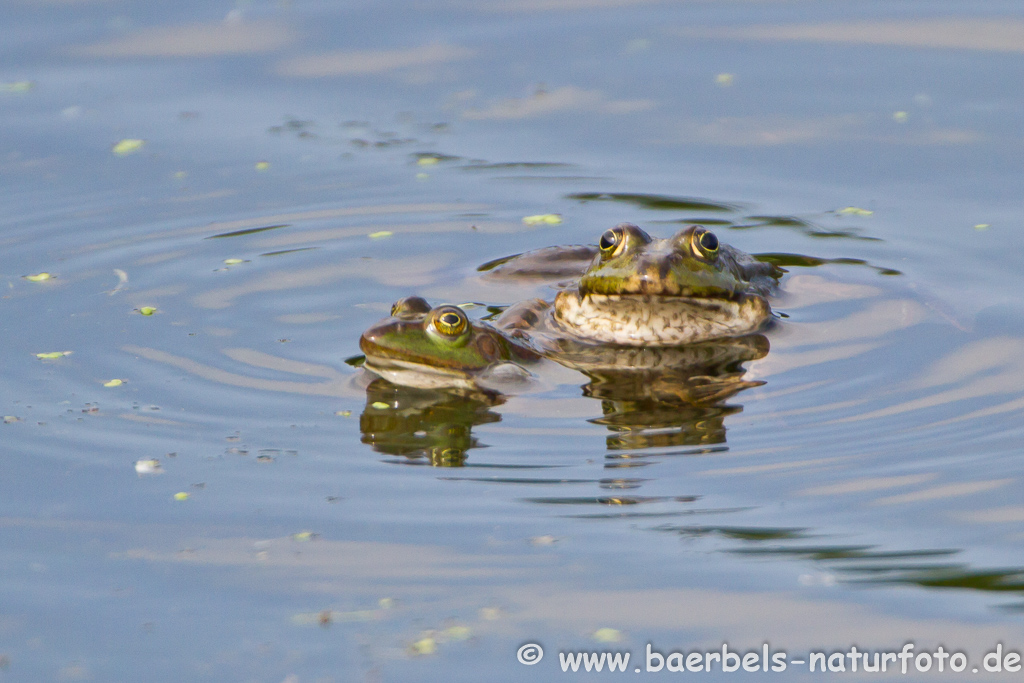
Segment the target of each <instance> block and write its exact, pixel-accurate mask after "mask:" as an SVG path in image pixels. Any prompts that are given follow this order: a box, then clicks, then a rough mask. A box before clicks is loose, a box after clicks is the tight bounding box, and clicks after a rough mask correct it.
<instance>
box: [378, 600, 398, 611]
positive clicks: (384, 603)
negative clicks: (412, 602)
mask: <svg viewBox="0 0 1024 683" xmlns="http://www.w3.org/2000/svg"><path fill="white" fill-rule="evenodd" d="M377 606H378V607H380V608H381V609H393V608H394V606H395V600H394V598H381V599H380V600H378V601H377Z"/></svg>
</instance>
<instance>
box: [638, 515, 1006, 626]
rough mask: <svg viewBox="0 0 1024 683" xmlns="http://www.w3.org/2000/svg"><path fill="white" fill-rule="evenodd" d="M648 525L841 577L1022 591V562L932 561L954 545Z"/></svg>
mask: <svg viewBox="0 0 1024 683" xmlns="http://www.w3.org/2000/svg"><path fill="white" fill-rule="evenodd" d="M653 529H654V530H655V531H661V532H666V533H673V534H678V535H679V536H682V537H684V538H691V539H697V538H705V537H709V536H718V537H721V538H724V539H729V540H733V541H741V542H743V543H745V544H747V545H745V546H742V547H734V548H727V549H725V552H727V553H730V554H733V555H744V556H747V557H771V558H799V559H802V560H808V561H811V562H814V563H818V564H820V565H821V566H822V567H823V568H824V569H825V570H827V571H828V572H835V574H836V575H838V576H837V580H840V581H842V582H844V583H851V584H862V585H866V584H876V585H883V584H912V585H917V586H922V587H925V588H945V589H958V590H962V589H968V590H975V591H984V592H997V593H1020V594H1021V597H1024V567H1006V568H999V569H978V568H976V567H972V566H971V565H969V564H967V563H955V562H948V561H939V562H934V561H932V560H943V559H946V560H948V559H949V558H952V557H954V556H956V555H959V554H961V552H962V551H961V550H958V549H952V548H937V549H923V550H879V549H877V548H878V546H874V545H867V544H857V545H854V544H849V545H839V544H824V545H815V544H811V545H806V544H803V543H801V542H803V541H806V540H807V539H810V538H813V537H814V536H815V535H817V534H815V533H814V532H813V531H812V530H810V529H807V528H772V527H732V526H710V525H709V526H702V525H674V524H663V525H659V526H656V527H653ZM772 542H776V543H778V542H793V543H794V545H762V544H765V543H772ZM1021 605H1022V606H1024V603H1021ZM1010 607H1011V608H1013V607H1015V606H1014V605H1011V606H1010Z"/></svg>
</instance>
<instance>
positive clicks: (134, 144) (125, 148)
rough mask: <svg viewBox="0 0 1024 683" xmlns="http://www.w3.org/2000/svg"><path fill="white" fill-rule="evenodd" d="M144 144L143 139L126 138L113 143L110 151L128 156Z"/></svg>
mask: <svg viewBox="0 0 1024 683" xmlns="http://www.w3.org/2000/svg"><path fill="white" fill-rule="evenodd" d="M145 144H146V141H145V140H139V139H137V138H126V139H124V140H121V142H119V143H117V144H116V145H114V146H113V147H112V148H111V149H110V151H112V152H113V153H114V154H116V155H117V156H119V157H123V156H128V155H129V154H134V153H135V152H138V151H139V150H140V149H142V146H143V145H145Z"/></svg>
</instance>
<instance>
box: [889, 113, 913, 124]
mask: <svg viewBox="0 0 1024 683" xmlns="http://www.w3.org/2000/svg"><path fill="white" fill-rule="evenodd" d="M908 118H910V114H908V113H907V112H905V111H894V112H893V113H892V120H893V121H895V122H896V123H906V122H907V119H908Z"/></svg>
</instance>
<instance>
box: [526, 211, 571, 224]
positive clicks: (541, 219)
mask: <svg viewBox="0 0 1024 683" xmlns="http://www.w3.org/2000/svg"><path fill="white" fill-rule="evenodd" d="M561 222H562V216H561V215H560V214H557V213H540V214H537V215H536V216H523V223H524V224H525V225H558V224H559V223H561Z"/></svg>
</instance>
